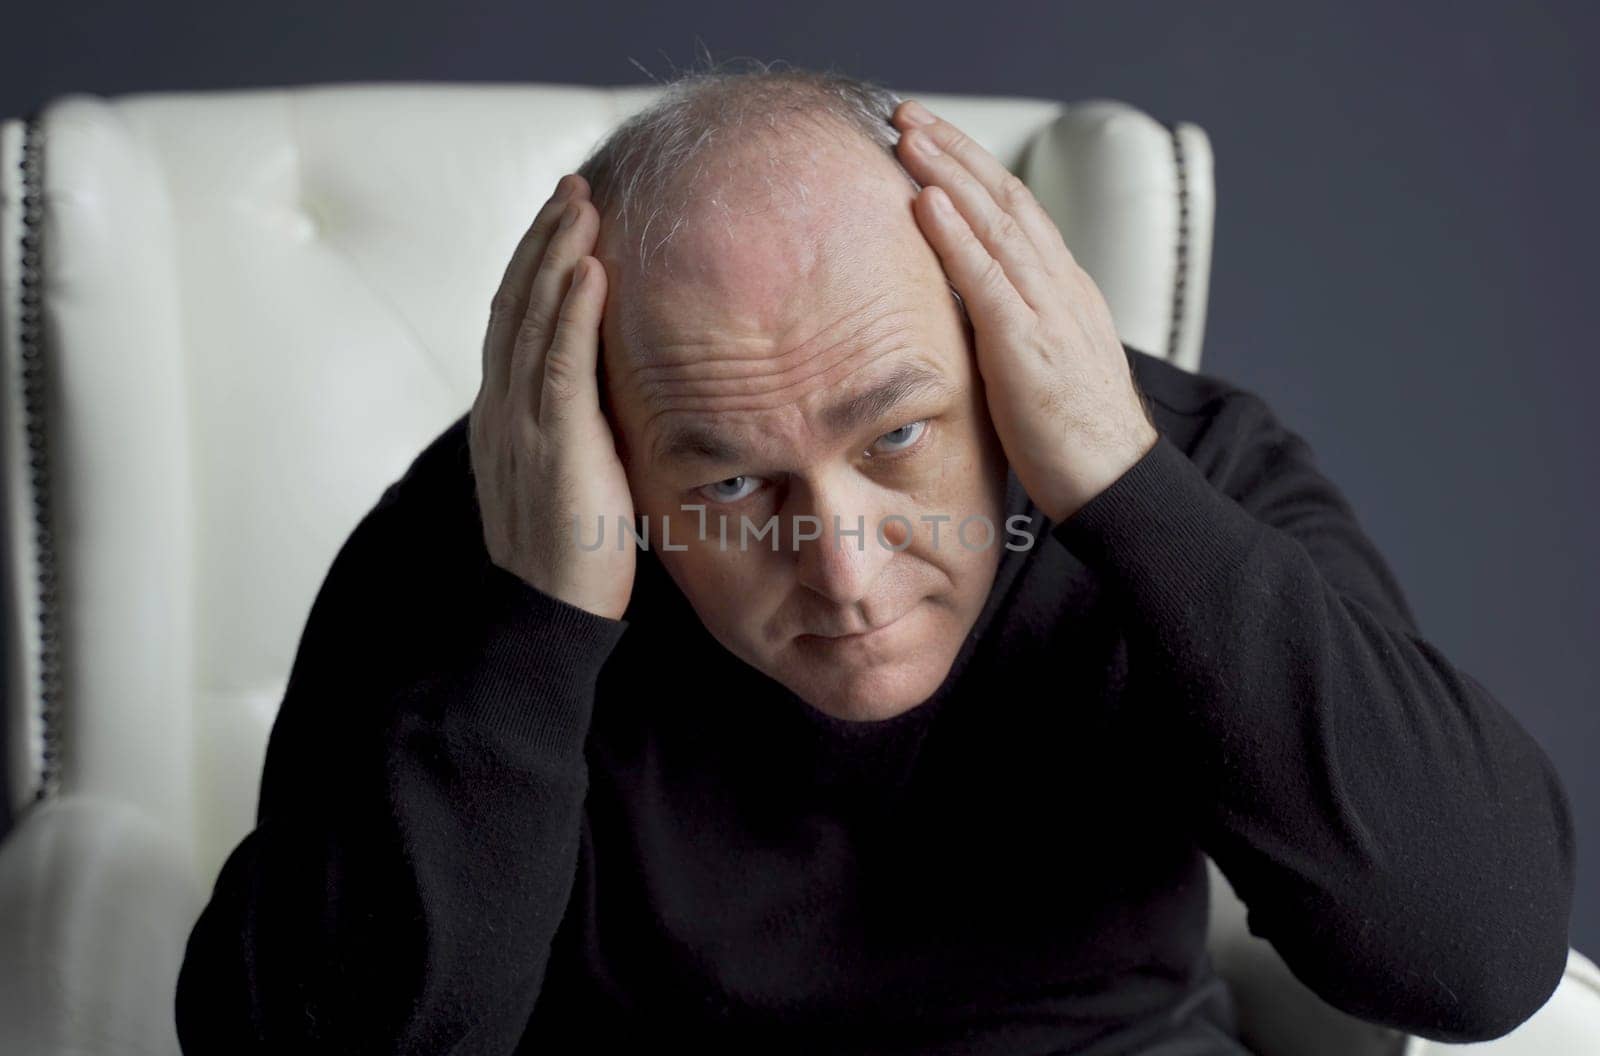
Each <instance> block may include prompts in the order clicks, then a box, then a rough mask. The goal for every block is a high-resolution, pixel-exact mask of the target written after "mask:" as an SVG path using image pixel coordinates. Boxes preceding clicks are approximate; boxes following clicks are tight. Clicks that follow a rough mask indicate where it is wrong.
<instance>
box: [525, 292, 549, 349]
mask: <svg viewBox="0 0 1600 1056" xmlns="http://www.w3.org/2000/svg"><path fill="white" fill-rule="evenodd" d="M549 332H550V316H549V311H548V309H546V308H545V306H544V305H542V304H539V303H537V302H535V303H532V304H529V305H528V310H527V312H525V313H524V314H523V316H522V325H521V326H519V327H518V328H517V344H519V345H521V346H523V347H524V348H537V347H538V346H539V345H540V344H541V343H542V342H543V341H544V340H545V335H546V334H548V333H549Z"/></svg>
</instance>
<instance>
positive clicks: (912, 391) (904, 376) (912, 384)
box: [658, 363, 954, 463]
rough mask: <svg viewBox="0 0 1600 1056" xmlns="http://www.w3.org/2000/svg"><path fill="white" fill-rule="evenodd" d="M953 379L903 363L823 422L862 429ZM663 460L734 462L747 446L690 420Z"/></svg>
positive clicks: (665, 447) (947, 389) (837, 429)
mask: <svg viewBox="0 0 1600 1056" xmlns="http://www.w3.org/2000/svg"><path fill="white" fill-rule="evenodd" d="M953 391H954V387H953V386H952V385H951V383H950V381H949V380H948V379H947V378H946V377H945V376H944V375H943V374H941V373H940V372H939V371H937V370H934V369H932V368H931V367H927V366H924V365H923V364H921V363H902V364H900V365H899V366H897V367H895V368H894V370H892V371H890V372H889V373H888V374H886V375H885V376H884V377H883V378H882V379H881V380H880V381H878V382H876V383H875V384H874V385H872V386H871V387H870V388H868V389H865V390H863V391H862V392H859V393H856V394H855V395H853V396H850V397H847V398H845V399H844V400H841V401H840V402H838V403H836V404H834V405H833V406H831V407H827V408H825V409H824V410H823V412H822V414H821V419H822V424H823V426H824V427H825V428H827V429H828V431H829V432H831V433H834V434H838V433H846V432H850V431H852V430H854V429H859V428H861V427H862V426H863V425H866V424H868V423H870V422H875V421H878V420H880V419H882V418H885V417H887V416H888V415H889V412H890V411H893V410H894V409H895V408H896V407H898V406H900V405H901V404H903V403H908V402H910V401H911V400H914V399H919V398H921V397H924V396H943V395H949V394H950V393H951V392H953ZM658 450H659V451H660V454H659V456H658V457H659V458H660V459H661V460H662V461H684V462H712V463H731V462H739V461H742V460H743V459H744V450H743V449H742V448H741V447H740V446H739V445H738V444H736V443H734V442H733V441H732V440H729V439H727V438H726V437H724V436H723V435H722V434H721V433H719V432H717V431H716V430H715V429H711V428H709V427H708V426H705V425H701V424H697V423H687V424H684V425H680V426H678V427H677V428H675V429H673V430H672V431H670V432H669V433H667V434H666V436H665V437H664V438H663V440H662V442H661V443H660V445H659V446H658Z"/></svg>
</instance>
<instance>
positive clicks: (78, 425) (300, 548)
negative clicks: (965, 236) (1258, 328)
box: [0, 85, 1212, 885]
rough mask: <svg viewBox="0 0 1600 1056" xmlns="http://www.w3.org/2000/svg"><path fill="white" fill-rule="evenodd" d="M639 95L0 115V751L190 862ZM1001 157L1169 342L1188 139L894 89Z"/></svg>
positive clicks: (343, 89)
mask: <svg viewBox="0 0 1600 1056" xmlns="http://www.w3.org/2000/svg"><path fill="white" fill-rule="evenodd" d="M658 91H659V89H657V88H655V87H642V88H620V89H606V88H585V87H575V86H565V85H531V86H480V85H427V86H422V85H359V86H334V87H313V88H302V89H293V90H254V91H242V92H217V93H164V94H150V95H142V96H128V97H123V98H117V99H110V100H107V99H101V98H95V97H87V96H74V97H67V98H64V99H61V100H57V101H55V102H53V103H52V104H51V105H49V106H48V107H46V108H45V109H44V110H43V111H42V113H41V114H40V115H39V116H38V117H37V118H36V119H35V120H33V121H32V122H17V121H14V122H9V123H7V124H6V125H5V126H4V128H3V133H0V172H3V178H4V181H5V182H4V196H3V202H0V238H3V240H4V247H5V257H4V260H5V263H4V269H5V270H4V276H5V278H4V281H5V284H6V296H5V305H6V308H5V311H6V316H5V320H4V321H5V324H6V325H5V328H4V333H5V345H4V354H5V366H6V380H7V384H6V387H5V392H6V396H5V398H6V401H7V404H6V431H5V433H4V441H5V449H4V459H5V463H4V465H5V477H6V484H7V491H6V499H7V510H6V527H7V529H8V531H9V538H8V540H7V548H6V550H5V555H6V564H7V572H8V582H7V590H8V594H7V607H8V611H7V614H6V632H7V635H8V642H7V648H8V656H7V659H8V663H9V675H10V678H9V685H8V687H7V697H6V704H5V706H6V721H7V725H8V732H9V744H10V746H11V749H10V750H11V755H10V757H9V760H8V763H9V766H8V771H9V774H10V783H11V787H10V789H9V790H8V793H9V795H10V797H11V800H12V802H13V804H14V805H15V809H16V810H17V811H18V812H19V813H20V811H21V810H22V809H25V805H26V803H27V802H28V801H29V800H31V799H32V798H34V797H36V796H38V795H40V794H48V793H51V792H54V791H57V790H60V791H64V792H72V793H79V794H89V795H96V796H103V797H109V798H113V799H118V800H125V801H129V802H132V803H134V804H136V805H138V806H140V807H141V808H143V809H145V810H146V811H148V812H149V813H151V814H152V815H154V816H155V817H156V818H158V819H160V820H161V821H162V822H163V823H165V824H166V825H168V826H169V827H170V828H171V829H172V830H173V831H174V832H176V833H178V834H179V835H180V836H181V837H183V838H186V839H187V840H189V841H190V842H192V845H193V847H194V850H195V855H196V867H197V871H198V873H199V875H200V878H201V880H202V882H203V883H204V884H206V885H209V883H210V882H211V880H212V878H213V877H214V874H215V871H216V870H217V869H218V868H220V864H221V862H222V860H223V859H224V858H225V857H226V855H227V853H228V851H229V850H231V849H232V847H233V846H234V845H236V844H237V842H238V841H239V840H240V839H241V838H243V836H244V835H245V834H246V833H247V832H248V831H249V830H250V829H251V827H253V825H254V812H255V800H256V794H257V791H258V782H259V775H260V767H261V762H262V760H263V755H264V751H265V745H266V737H267V734H268V732H269V730H270V728H271V723H272V720H273V717H274V715H275V713H276V710H277V706H278V704H279V702H280V700H281V697H282V692H283V689H284V685H285V681H286V679H287V675H288V671H289V667H290V664H291V662H292V660H293V655H294V650H295V647H296V645H297V642H298V638H299V634H300V631H301V629H302V627H303V625H304V622H305V617H306V614H307V612H308V611H309V608H310V604H311V600H312V599H313V597H314V596H315V593H316V590H317V588H318V586H319V585H320V583H321V580H322V577H323V575H324V574H325V573H326V571H327V568H328V566H329V564H330V562H331V561H332V558H333V555H334V553H335V552H336V550H337V549H338V546H339V545H340V543H341V542H342V541H343V540H344V538H345V537H346V536H347V535H348V533H349V531H350V530H351V529H352V528H353V527H354V525H355V523H356V522H357V521H358V520H359V519H360V517H361V515H362V514H363V513H365V511H366V510H367V509H368V508H370V506H371V505H372V504H373V503H374V502H375V501H376V500H377V497H378V495H379V494H380V493H381V491H382V490H383V488H384V487H385V486H387V484H388V483H389V482H391V481H392V480H393V479H394V478H395V477H397V476H398V475H399V474H400V473H401V472H403V471H404V469H405V467H406V466H407V464H408V463H409V461H410V460H411V458H412V457H413V456H414V455H415V454H416V453H417V451H418V450H419V449H420V448H421V446H422V445H423V444H424V443H425V442H426V441H427V440H428V439H430V438H431V437H432V436H434V435H436V434H437V433H438V432H439V431H440V430H442V429H443V428H444V427H445V426H446V425H448V424H449V423H450V422H451V421H452V420H453V419H454V418H456V417H457V416H459V415H460V414H461V413H462V412H464V411H465V410H466V408H467V407H468V406H470V404H471V402H472V399H473V396H474V394H475V393H476V391H477V381H478V379H477V371H478V367H479V355H480V352H479V349H480V345H481V341H482V331H483V326H484V323H485V321H486V318H487V306H488V303H489V299H490V296H491V294H492V293H493V291H494V288H495V285H496V284H497V282H498V279H499V275H500V272H501V270H502V269H503V267H504V264H505V260H506V258H507V257H508V256H509V254H510V251H511V248H512V246H513V245H514V244H515V242H516V239H517V237H518V236H519V234H520V233H521V231H522V229H523V228H524V227H525V226H526V224H527V221H528V219H529V217H530V216H531V215H532V213H533V211H535V210H536V209H537V208H538V206H539V204H540V203H541V202H542V201H543V199H544V197H545V196H546V195H547V194H548V189H549V187H550V186H551V185H552V184H553V183H554V181H555V180H556V178H557V177H558V176H560V175H561V174H562V173H563V172H566V171H569V170H571V169H573V168H575V167H576V166H577V164H578V162H579V161H580V160H581V159H582V158H583V156H584V155H585V154H586V153H587V151H588V150H589V148H590V147H591V146H592V145H594V144H595V143H596V142H597V141H598V140H599V139H600V138H601V137H602V136H603V135H604V134H605V132H606V131H607V130H608V129H609V128H610V127H611V126H612V125H613V124H614V123H615V122H617V121H618V120H619V119H621V118H622V117H624V116H626V115H627V114H629V113H631V112H633V111H634V110H636V109H637V108H639V107H641V106H643V105H644V104H645V103H647V102H648V101H649V100H650V99H652V98H653V97H654V96H655V94H656V93H657V92H658ZM922 97H923V98H925V99H927V100H929V101H930V102H931V103H933V104H934V105H935V106H937V107H938V108H940V109H941V110H942V111H943V112H944V113H946V114H947V115H948V116H949V117H950V118H951V119H952V120H954V121H955V122H957V123H958V124H960V125H961V126H962V127H963V128H965V129H967V130H969V131H970V132H971V133H972V134H973V135H974V136H975V137H976V138H977V139H979V140H980V141H981V142H982V143H983V144H984V145H985V146H986V147H988V148H989V149H990V150H991V151H993V152H994V153H995V154H996V155H997V156H998V157H1000V158H1001V159H1002V160H1003V161H1005V162H1006V163H1007V164H1008V165H1009V166H1011V167H1012V168H1013V169H1014V171H1018V172H1019V173H1021V174H1022V175H1023V176H1024V178H1025V179H1027V181H1028V182H1029V183H1030V185H1031V186H1032V187H1033V188H1034V189H1035V191H1036V193H1038V194H1039V196H1040V198H1041V200H1042V201H1043V202H1044V204H1045V205H1046V207H1047V208H1048V209H1049V210H1050V212H1051V214H1052V215H1053V216H1054V217H1055V219H1056V220H1057V222H1058V223H1059V224H1060V225H1061V227H1062V228H1063V230H1064V232H1065V234H1066V237H1067V241H1068V244H1069V245H1070V246H1071V247H1072V249H1073V251H1074V253H1075V254H1076V255H1077V256H1078V258H1079V259H1080V260H1081V261H1082V262H1083V263H1084V264H1085V267H1086V268H1087V269H1088V270H1089V272H1090V273H1091V274H1092V275H1094V276H1095V278H1096V280H1097V281H1098V282H1099V283H1101V285H1102V287H1103V288H1104V290H1105V292H1106V294H1107V298H1108V300H1109V301H1110V303H1111V305H1112V307H1113V311H1114V314H1115V316H1116V318H1117V322H1118V325H1119V328H1120V330H1121V333H1122V336H1123V338H1124V340H1126V341H1128V343H1130V344H1132V345H1134V346H1135V347H1138V348H1140V349H1142V350H1145V351H1148V352H1151V353H1152V354H1157V355H1162V356H1165V357H1167V358H1169V359H1171V360H1173V361H1175V362H1177V363H1179V364H1181V365H1183V366H1185V367H1187V368H1189V369H1194V368H1195V367H1196V366H1197V364H1198V361H1199V352H1200V336H1201V330H1202V327H1203V322H1204V311H1205V292H1206V277H1207V273H1208V270H1209V262H1210V233H1211V216H1212V197H1211V157H1210V150H1209V144H1208V142H1207V139H1206V137H1205V134H1204V132H1203V131H1201V130H1200V129H1198V128H1196V127H1194V126H1192V125H1179V126H1178V127H1177V128H1176V129H1169V128H1167V127H1164V126H1162V125H1160V124H1158V123H1157V122H1156V121H1154V120H1153V119H1152V118H1150V117H1149V116H1147V115H1145V114H1143V113H1141V112H1139V111H1137V110H1135V109H1134V108H1132V107H1129V106H1127V105H1125V104H1120V103H1116V102H1111V101H1093V102H1088V103H1080V104H1072V105H1063V104H1061V103H1058V102H1052V101H1047V100H1041V99H1022V98H1003V97H957V96H948V95H941V94H938V93H927V94H925V95H923V96H922Z"/></svg>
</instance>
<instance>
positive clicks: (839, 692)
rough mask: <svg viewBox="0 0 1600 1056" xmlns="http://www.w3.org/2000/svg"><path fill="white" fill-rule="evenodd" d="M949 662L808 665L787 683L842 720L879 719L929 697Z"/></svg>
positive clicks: (923, 660) (923, 657)
mask: <svg viewBox="0 0 1600 1056" xmlns="http://www.w3.org/2000/svg"><path fill="white" fill-rule="evenodd" d="M949 670H950V662H949V659H946V660H945V662H943V663H942V664H933V663H930V662H929V661H928V658H927V654H923V656H921V657H919V658H917V659H915V660H909V661H903V662H898V663H894V662H886V663H878V664H872V665H870V666H867V667H855V666H849V665H844V664H837V665H833V666H824V665H810V666H809V669H808V670H806V671H805V672H804V674H803V675H802V676H801V679H802V680H801V681H800V682H798V683H796V682H790V683H789V688H790V689H791V690H793V692H794V693H795V694H796V695H797V696H799V697H800V698H801V699H802V700H804V701H805V702H806V703H807V704H809V705H811V706H812V707H813V708H816V709H817V710H818V711H820V712H823V713H824V714H827V715H831V716H833V717H834V718H836V719H842V720H844V721H846V722H882V721H883V720H885V719H892V718H894V717H895V716H896V715H901V714H904V713H905V712H908V711H910V710H911V709H912V708H915V707H916V706H917V705H919V704H921V703H922V702H923V701H925V700H927V699H928V698H929V697H931V696H933V693H934V691H935V690H937V689H938V688H939V686H940V684H941V683H943V682H944V678H945V675H946V674H948V673H949Z"/></svg>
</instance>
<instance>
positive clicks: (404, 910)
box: [176, 482, 626, 1056]
mask: <svg viewBox="0 0 1600 1056" xmlns="http://www.w3.org/2000/svg"><path fill="white" fill-rule="evenodd" d="M402 483H405V482H402ZM399 488H400V485H396V486H395V487H393V488H391V489H390V491H389V492H387V493H385V495H384V498H383V499H382V500H381V501H380V503H379V504H378V506H377V508H376V509H374V510H373V511H371V512H369V514H368V515H367V517H366V518H365V519H364V520H363V521H362V523H361V524H360V525H359V526H358V527H357V528H356V530H355V531H354V532H353V533H352V535H351V536H350V538H349V539H348V540H347V541H346V543H345V544H344V546H343V548H342V549H341V550H340V552H339V554H338V555H337V557H336V558H335V560H334V562H333V565H332V567H331V569H330V570H329V573H328V575H327V577H326V579H325V580H324V582H323V584H322V586H321V588H320V591H319V593H318V595H317V597H316V599H315V602H314V604H313V606H312V609H311V613H310V615H309V617H308V620H307V623H306V626H305V629H304V631H303V633H302V636H301V640H300V645H299V649H298V651H297V653H296V657H295V661H294V664H293V667H292V670H291V674H290V679H289V682H288V686H287V689H286V691H285V695H284V698H283V702H282V706H281V708H280V709H279V713H278V717H277V719H276V721H275V723H274V726H273V730H272V735H271V738H270V740H269V742H268V748H267V755H266V762H265V766H264V768H263V772H262V780H261V796H260V800H259V806H258V811H257V822H256V826H255V828H254V830H253V831H252V832H250V833H249V834H248V835H247V836H246V837H245V838H244V840H243V841H242V842H241V843H240V844H239V845H238V846H237V847H236V848H235V849H234V851H233V852H232V853H231V855H230V856H229V858H228V859H227V861H226V863H225V864H224V866H223V868H222V870H221V873H220V875H219V877H218V879H217V882H216V885H215V887H214V890H213V892H212V895H211V898H210V900H209V903H208V904H207V905H206V907H205V909H204V911H203V912H202V914H201V916H200V918H199V920H198V922H197V923H196V924H195V926H194V928H193V929H192V931H191V934H190V937H189V941H188V946H187V949H186V952H185V958H184V962H183V966H182V969H181V972H180V976H179V980H178V987H177V993H176V1018H177V1026H178V1033H179V1037H180V1039H181V1041H182V1047H183V1050H184V1051H185V1052H186V1053H188V1054H190V1056H198V1054H202V1053H229V1054H244V1053H265V1052H272V1053H280V1052H296V1053H307V1054H310V1053H343V1054H350V1053H438V1052H446V1051H448V1052H452V1053H460V1054H467V1053H482V1054H501V1056H505V1054H509V1053H511V1052H513V1051H514V1049H515V1048H516V1046H517V1042H518V1039H519V1038H520V1037H521V1035H522V1032H523V1030H524V1029H525V1027H526V1025H527V1022H528V1019H529V1017H530V1015H531V1014H532V1011H533V1007H534V1003H535V1001H536V999H537V997H538V994H539V990H540V987H541V985H542V983H543V979H544V972H545V967H546V961H547V958H548V955H549V950H550V946H551V943H552V940H553V938H554V935H555V932H556V929H557V926H558V924H559V923H560V920H561V918H562V916H563V914H564V912H565V909H566V904H567V899H568V897H569V894H570V892H571V888H572V884H573V882H574V877H575V874H576V869H577V855H578V846H579V832H580V825H581V818H582V809H583V802H584V797H585V794H586V787H587V778H588V775H587V770H586V768H585V763H584V755H583V748H584V741H585V738H586V736H587V733H588V729H589V723H590V717H591V712H592V707H593V701H594V689H595V682H596V678H597V675H598V672H599V670H600V668H601V666H602V664H603V663H604V661H605V660H606V658H607V656H608V655H609V654H610V652H611V651H612V649H613V647H614V646H615V645H616V643H617V641H618V639H619V638H620V636H621V634H622V632H623V630H624V629H625V627H626V622H625V621H623V620H611V619H607V618H605V617H601V616H598V615H595V614H592V613H589V612H587V611H586V610H583V609H579V608H576V607H574V606H571V605H569V604H567V603H565V602H563V601H561V600H559V599H556V598H554V597H552V596H550V595H547V594H544V593H542V592H541V591H539V590H536V589H535V588H533V587H532V586H530V585H528V584H526V583H525V582H523V581H522V580H521V579H519V578H518V577H516V576H514V575H513V574H511V573H509V572H506V571H505V570H503V569H500V568H499V567H498V566H495V565H493V564H491V563H489V561H488V559H487V556H486V555H484V554H483V551H482V545H481V537H480V539H479V540H478V555H477V558H476V560H475V561H472V562H463V561H454V560H451V559H447V557H446V556H445V555H446V552H447V550H446V547H447V546H448V545H449V544H450V543H451V540H449V539H447V538H446V536H445V534H443V533H437V532H431V531H426V530H412V529H410V528H404V529H403V528H402V525H403V523H405V519H404V518H402V517H401V512H400V511H401V507H403V506H404V505H405V504H404V503H400V502H397V495H398V494H400V492H399V490H398V489H399ZM417 498H418V499H419V501H422V502H424V503H425V502H426V501H427V500H428V498H429V497H426V496H417ZM412 505H413V507H415V506H416V505H417V504H416V503H413V504H412ZM474 510H475V507H474ZM413 513H415V510H413ZM414 519H415V518H413V520H414ZM454 542H457V543H459V542H460V538H459V537H457V538H456V539H455V540H454ZM448 552H450V553H459V552H460V551H459V549H458V550H451V551H448Z"/></svg>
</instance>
